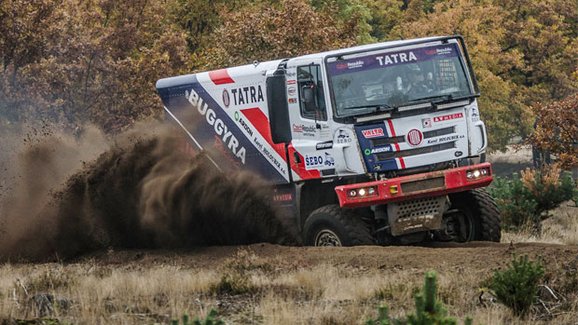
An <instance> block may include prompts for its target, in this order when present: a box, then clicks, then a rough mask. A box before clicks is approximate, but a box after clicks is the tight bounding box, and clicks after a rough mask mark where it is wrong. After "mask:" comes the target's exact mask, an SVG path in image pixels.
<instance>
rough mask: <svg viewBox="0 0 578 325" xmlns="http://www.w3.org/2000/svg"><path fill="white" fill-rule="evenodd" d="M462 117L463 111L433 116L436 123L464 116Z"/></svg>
mask: <svg viewBox="0 0 578 325" xmlns="http://www.w3.org/2000/svg"><path fill="white" fill-rule="evenodd" d="M462 117H464V114H463V113H454V114H448V115H442V116H436V117H434V118H433V121H434V123H437V122H445V121H449V120H455V119H458V118H462Z"/></svg>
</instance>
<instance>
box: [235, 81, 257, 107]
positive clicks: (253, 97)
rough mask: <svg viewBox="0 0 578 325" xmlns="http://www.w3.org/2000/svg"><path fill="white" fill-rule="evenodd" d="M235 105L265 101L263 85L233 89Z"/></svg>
mask: <svg viewBox="0 0 578 325" xmlns="http://www.w3.org/2000/svg"><path fill="white" fill-rule="evenodd" d="M231 94H233V100H234V102H235V105H245V104H254V103H260V102H263V101H265V99H264V97H263V90H262V89H261V85H258V86H256V87H255V86H247V87H241V88H233V89H231Z"/></svg>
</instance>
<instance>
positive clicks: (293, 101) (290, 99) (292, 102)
mask: <svg viewBox="0 0 578 325" xmlns="http://www.w3.org/2000/svg"><path fill="white" fill-rule="evenodd" d="M287 101H288V102H289V104H297V98H289V99H288V100H287Z"/></svg>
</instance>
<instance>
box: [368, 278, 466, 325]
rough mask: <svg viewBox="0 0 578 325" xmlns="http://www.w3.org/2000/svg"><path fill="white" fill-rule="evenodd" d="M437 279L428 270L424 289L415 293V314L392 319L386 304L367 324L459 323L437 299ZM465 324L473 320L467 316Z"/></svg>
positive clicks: (421, 324) (443, 324)
mask: <svg viewBox="0 0 578 325" xmlns="http://www.w3.org/2000/svg"><path fill="white" fill-rule="evenodd" d="M436 295H437V279H436V273H435V272H433V271H430V272H427V273H426V275H425V283H424V286H423V291H422V292H418V293H417V294H416V295H415V309H416V311H415V314H410V315H408V316H407V318H406V319H392V318H390V317H389V313H388V309H387V307H386V306H381V307H379V309H378V316H377V318H376V319H370V320H368V321H367V322H366V323H365V324H366V325H389V324H409V325H413V324H415V325H418V324H419V325H430V324H431V325H434V324H435V325H445V324H457V321H456V319H454V318H452V317H448V316H447V311H446V310H445V308H444V307H443V306H442V304H441V303H440V302H439V301H437V298H436ZM465 324H472V320H471V319H470V318H467V319H466V321H465Z"/></svg>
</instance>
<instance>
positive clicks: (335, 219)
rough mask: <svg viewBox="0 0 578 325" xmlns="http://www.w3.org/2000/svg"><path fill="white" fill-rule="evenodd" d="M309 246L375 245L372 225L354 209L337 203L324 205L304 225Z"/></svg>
mask: <svg viewBox="0 0 578 325" xmlns="http://www.w3.org/2000/svg"><path fill="white" fill-rule="evenodd" d="M303 233H304V237H305V238H304V241H305V244H306V245H309V246H356V245H373V244H374V243H375V241H374V239H373V236H372V235H371V228H370V226H369V225H368V224H367V223H366V222H365V221H364V220H363V219H362V218H361V216H359V215H357V214H355V212H354V210H344V209H341V208H340V207H339V206H338V205H336V204H331V205H326V206H323V207H321V208H319V209H317V210H315V211H313V212H311V214H310V215H309V217H308V218H307V220H306V221H305V225H304V227H303Z"/></svg>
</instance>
